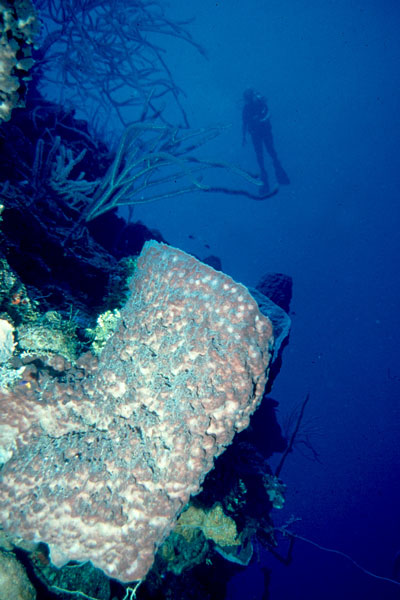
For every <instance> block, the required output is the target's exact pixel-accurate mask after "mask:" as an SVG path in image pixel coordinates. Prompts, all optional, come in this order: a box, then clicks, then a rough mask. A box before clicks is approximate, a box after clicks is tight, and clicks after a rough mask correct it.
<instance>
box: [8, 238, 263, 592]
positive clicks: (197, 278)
mask: <svg viewBox="0 0 400 600" xmlns="http://www.w3.org/2000/svg"><path fill="white" fill-rule="evenodd" d="M131 288H132V294H131V296H130V298H129V300H128V302H127V304H126V305H125V307H124V308H123V309H122V311H121V319H120V322H119V326H118V327H117V329H116V331H115V333H114V334H113V336H112V337H111V338H110V340H109V341H108V342H107V344H106V346H105V347H104V349H103V351H102V353H101V355H100V358H99V360H98V365H97V367H96V366H95V359H94V358H93V359H91V361H90V364H89V367H88V368H87V369H86V377H84V378H83V379H82V380H79V379H77V378H76V379H75V380H73V381H70V382H69V383H68V384H67V383H63V384H61V383H54V382H51V383H47V384H46V385H45V386H42V388H38V389H33V390H27V389H26V386H25V387H24V386H19V388H18V389H17V390H16V391H13V392H12V393H10V394H8V395H3V396H2V397H0V413H1V414H2V415H3V417H2V422H1V423H0V456H3V459H4V460H5V461H6V462H5V465H4V466H3V470H2V472H1V476H0V495H1V498H2V503H1V506H0V522H1V523H2V524H3V526H4V528H5V529H6V530H7V531H8V532H9V533H10V534H11V535H14V536H20V537H21V538H23V539H28V540H36V541H39V540H41V541H44V542H46V543H47V544H49V547H50V551H51V559H52V561H53V563H54V564H56V565H57V566H61V565H63V564H65V563H66V562H67V561H69V560H77V561H85V560H91V561H92V563H93V564H94V565H96V566H98V567H100V568H101V569H103V570H104V571H105V572H106V573H107V574H108V575H110V576H111V577H115V578H117V579H120V580H122V581H133V580H138V579H141V578H143V577H144V576H145V575H146V573H147V571H148V570H149V568H150V567H151V565H152V562H153V559H154V554H155V552H156V550H157V547H158V546H159V545H160V543H161V542H162V541H163V540H164V539H165V538H166V536H167V535H168V534H169V532H170V531H171V529H172V528H173V527H174V524H175V522H176V519H177V517H178V515H179V514H180V512H181V510H182V509H183V507H184V506H185V505H186V504H187V502H188V500H189V498H190V496H191V495H192V494H196V493H198V492H199V490H200V488H201V483H202V481H203V480H204V477H205V476H206V474H207V473H208V471H210V469H212V467H213V462H214V458H215V457H216V456H218V455H219V454H221V453H222V452H223V450H224V449H225V448H226V447H227V446H228V445H229V444H230V443H231V442H232V439H233V436H234V434H235V432H237V431H241V430H243V429H244V428H245V427H247V425H248V423H249V418H250V415H251V413H252V412H253V411H254V410H255V408H256V407H257V405H258V403H259V402H260V400H261V398H262V395H263V391H264V387H265V383H266V378H267V371H268V365H269V362H270V358H271V354H272V352H273V343H274V338H273V331H272V325H271V322H270V321H269V319H268V318H267V317H265V316H263V315H262V314H261V313H260V311H259V309H258V306H257V303H256V302H255V301H254V299H253V298H252V297H251V296H250V294H249V292H248V291H247V289H246V288H245V287H244V286H242V285H240V284H238V283H235V282H234V281H233V280H232V279H231V278H230V277H228V276H226V275H224V274H223V273H220V272H217V271H215V270H214V269H212V268H211V267H209V266H207V265H204V264H203V263H201V262H199V261H198V260H196V259H195V258H193V257H192V256H189V255H188V254H185V253H184V252H182V251H180V250H177V249H175V248H171V247H169V246H167V245H165V244H159V243H157V242H147V243H146V244H145V246H144V249H143V251H142V254H141V256H140V257H139V259H138V266H137V271H136V273H135V276H134V278H133V280H132V282H131Z"/></svg>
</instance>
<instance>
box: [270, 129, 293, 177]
mask: <svg viewBox="0 0 400 600" xmlns="http://www.w3.org/2000/svg"><path fill="white" fill-rule="evenodd" d="M263 141H264V144H265V147H266V149H267V152H268V154H269V155H270V157H271V158H272V162H273V165H274V169H275V175H276V180H277V182H278V183H280V184H282V185H288V184H289V183H290V179H289V177H288V175H287V173H286V171H285V169H284V168H283V167H282V165H281V163H280V160H279V158H278V155H277V153H276V150H275V146H274V138H273V136H272V127H271V123H270V122H269V121H268V123H266V124H265V127H264V136H263Z"/></svg>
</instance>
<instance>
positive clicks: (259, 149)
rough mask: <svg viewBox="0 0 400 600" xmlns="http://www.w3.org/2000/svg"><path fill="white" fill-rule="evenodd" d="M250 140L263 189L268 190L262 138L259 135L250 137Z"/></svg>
mask: <svg viewBox="0 0 400 600" xmlns="http://www.w3.org/2000/svg"><path fill="white" fill-rule="evenodd" d="M251 139H252V141H253V146H254V151H255V153H256V157H257V163H258V166H259V168H260V178H261V181H262V182H263V184H264V186H263V187H264V188H265V189H268V187H269V185H268V175H267V171H266V170H265V165H264V151H263V138H262V136H261V135H252V136H251Z"/></svg>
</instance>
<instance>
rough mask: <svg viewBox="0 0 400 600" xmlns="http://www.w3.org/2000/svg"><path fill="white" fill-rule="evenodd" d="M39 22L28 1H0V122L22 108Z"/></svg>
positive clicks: (6, 119)
mask: <svg viewBox="0 0 400 600" xmlns="http://www.w3.org/2000/svg"><path fill="white" fill-rule="evenodd" d="M38 31H39V21H38V19H37V16H36V11H35V8H34V6H33V4H32V2H31V1H30V0H15V1H13V2H11V1H10V0H2V1H1V2H0V122H1V121H8V120H9V119H10V118H11V112H12V110H13V108H15V107H17V106H25V105H24V96H25V91H26V82H27V80H28V79H30V77H29V69H30V68H31V67H32V65H33V63H34V61H33V59H32V55H31V47H32V44H33V42H34V39H35V37H36V35H37V33H38Z"/></svg>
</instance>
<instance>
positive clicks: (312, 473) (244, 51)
mask: <svg viewBox="0 0 400 600" xmlns="http://www.w3.org/2000/svg"><path fill="white" fill-rule="evenodd" d="M170 8H171V10H172V12H174V11H175V10H176V14H177V15H178V16H185V17H186V16H190V15H195V16H196V19H195V21H194V22H193V24H192V25H191V31H192V32H193V34H194V36H195V37H196V39H197V40H198V41H200V42H201V43H202V44H203V45H204V46H205V47H206V49H207V52H208V57H209V58H208V60H204V59H203V58H202V57H200V56H198V55H197V54H196V53H195V52H193V55H191V52H190V50H188V51H187V52H186V53H185V55H184V56H183V57H182V55H180V54H178V55H177V56H176V57H175V59H174V55H173V49H171V57H170V58H171V60H172V61H174V60H175V61H176V62H175V64H174V65H173V68H174V69H175V71H174V72H175V75H176V77H177V80H178V82H179V84H180V85H182V87H183V88H184V89H185V90H186V91H187V95H188V97H187V106H188V107H189V115H190V119H191V121H192V124H193V125H195V126H199V127H200V126H203V125H204V124H205V123H207V124H210V123H211V124H215V123H220V122H223V123H227V124H230V125H231V126H230V129H229V130H228V131H227V133H226V134H225V135H224V136H221V138H220V139H218V140H217V142H216V145H215V152H216V153H218V155H219V156H223V157H224V158H225V159H226V160H229V161H232V162H234V163H236V164H240V165H242V166H244V167H247V168H249V169H252V168H253V169H254V166H255V164H256V163H255V156H254V152H253V148H252V146H251V143H250V142H248V143H247V145H246V146H245V147H244V148H242V146H241V110H242V93H243V90H244V89H245V88H246V87H247V86H252V87H254V88H255V89H256V90H258V91H259V92H260V93H262V94H263V95H265V96H266V98H267V100H268V104H269V108H270V112H271V123H272V128H273V133H274V138H275V145H276V148H277V151H278V154H279V157H280V160H281V162H282V164H283V166H284V168H285V169H286V170H287V172H288V174H289V176H290V179H291V185H289V186H285V187H281V189H280V191H279V193H278V195H277V196H274V197H273V198H270V199H268V200H266V201H263V202H255V201H253V200H249V199H244V198H237V197H233V198H230V197H226V196H224V197H209V196H208V195H206V196H205V197H204V196H203V195H198V196H197V197H193V196H192V197H183V198H178V199H175V200H168V201H167V202H164V203H161V202H160V203H158V204H152V205H147V206H143V207H139V208H137V209H136V208H135V216H136V217H138V218H140V219H142V220H143V221H144V222H145V223H146V224H147V225H149V226H152V227H153V226H154V227H157V228H159V229H160V230H161V231H162V233H163V235H164V236H165V237H166V239H168V241H169V242H170V243H171V244H173V245H175V246H178V247H180V248H183V249H184V250H187V251H190V252H196V253H197V254H198V255H200V257H201V256H206V255H207V254H210V252H211V253H212V254H216V255H218V256H219V257H220V258H221V260H222V266H223V270H224V271H225V272H227V273H229V274H231V275H232V276H233V277H234V278H236V279H238V280H240V281H242V282H243V283H246V284H248V285H254V284H255V283H256V282H257V280H258V279H259V277H260V276H261V275H262V274H263V273H265V272H267V271H279V272H284V273H288V274H290V275H291V276H292V277H293V281H294V293H293V301H292V310H293V314H292V319H293V325H292V333H291V336H290V343H289V345H288V347H287V348H286V350H285V352H284V361H283V367H282V370H281V373H280V375H279V377H278V378H277V380H276V382H275V385H274V389H273V396H274V398H276V399H277V400H278V401H279V403H280V407H279V414H280V415H281V416H284V415H285V414H286V413H288V412H290V411H291V409H292V407H293V406H295V405H297V404H298V403H299V402H301V401H302V400H303V398H304V397H305V395H306V394H307V393H308V392H309V393H310V398H311V400H310V405H309V407H308V409H307V410H308V414H307V417H308V418H309V419H310V421H312V428H313V432H314V435H315V437H314V438H313V439H314V444H315V446H316V448H317V449H318V452H319V456H320V461H321V462H320V463H318V462H312V461H309V460H307V459H306V458H305V457H304V456H303V455H302V454H301V453H299V452H295V453H293V454H292V455H291V456H290V457H289V459H288V461H287V464H286V466H285V468H284V471H283V473H282V477H283V479H284V480H285V482H286V483H287V486H288V487H287V495H286V506H285V508H284V510H283V511H281V513H280V514H276V513H275V515H274V518H275V519H276V520H277V521H279V522H281V523H284V522H285V520H286V519H288V518H289V517H290V516H291V515H294V516H295V517H298V518H299V519H301V521H299V522H298V523H296V531H297V532H298V533H299V534H301V535H302V536H304V537H307V538H310V539H311V540H313V541H314V542H317V543H319V544H321V545H322V546H325V547H328V548H333V549H337V550H340V551H343V552H345V553H346V554H348V555H351V557H353V559H354V560H355V561H356V562H357V563H359V564H360V565H362V566H363V567H365V568H366V569H368V570H370V571H372V572H374V573H376V574H379V575H382V576H386V577H392V576H393V572H392V569H393V564H394V559H395V556H396V553H397V552H398V551H399V549H400V542H399V539H400V538H399V532H400V519H399V500H400V483H399V481H400V480H399V459H400V444H399V437H398V435H399V433H398V432H399V426H400V408H399V400H400V365H399V358H400V353H399V337H400V316H399V297H400V270H399V267H398V260H399V256H400V236H399V227H400V205H399V192H400V185H399V184H400V161H399V151H398V144H399V134H400V117H399V84H400V68H399V67H400V40H399V36H398V31H399V27H400V9H399V7H398V4H397V3H395V2H384V3H379V2H376V1H374V0H367V1H366V2H352V3H349V2H346V1H343V0H339V1H327V2H323V3H321V2H316V1H314V0H312V1H311V2H302V1H287V0H279V1H278V0H273V1H268V2H265V1H261V0H249V2H246V3H245V2H240V1H237V0H236V1H235V0H231V1H230V2H224V1H221V2H215V1H211V0H204V1H203V2H202V3H201V4H200V3H197V2H192V3H190V2H189V3H185V6H184V7H177V6H176V5H175V6H174V3H172V6H171V7H170ZM188 234H190V235H191V236H193V237H194V239H192V238H190V239H189V238H188ZM205 243H207V244H208V245H209V246H210V250H209V249H206V248H204V244H205ZM261 566H267V567H269V568H271V569H272V576H271V582H270V598H271V599H274V598H293V599H296V600H297V599H298V600H303V599H306V598H307V600H313V599H315V600H317V599H320V598H324V599H325V600H329V599H332V600H333V599H336V598H338V597H340V598H346V599H347V598H349V599H350V598H355V597H357V598H382V599H385V600H389V599H394V598H398V597H399V595H400V590H399V588H398V587H396V586H394V585H392V584H390V583H386V582H384V581H379V580H376V579H373V578H372V577H369V576H367V575H366V574H364V573H363V572H361V570H359V569H357V568H356V567H355V566H354V565H352V564H351V563H350V562H349V561H347V560H346V559H344V558H343V557H341V556H338V555H335V554H332V553H327V552H325V551H322V550H319V549H317V548H316V547H313V546H311V545H309V544H307V543H304V542H301V541H298V542H296V544H295V548H294V560H293V562H292V564H291V565H290V566H289V567H285V566H283V565H281V564H280V563H279V562H278V561H276V560H274V558H273V557H271V556H268V555H265V554H262V555H261V556H260V563H259V564H258V566H257V565H253V566H251V567H248V568H247V569H246V570H244V571H243V573H242V574H241V575H240V576H238V577H235V580H234V581H233V582H232V585H231V586H230V588H229V594H228V598H229V600H236V599H239V598H243V597H246V598H252V599H253V598H254V599H259V598H262V594H263V577H262V572H261V570H260V569H261Z"/></svg>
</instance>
